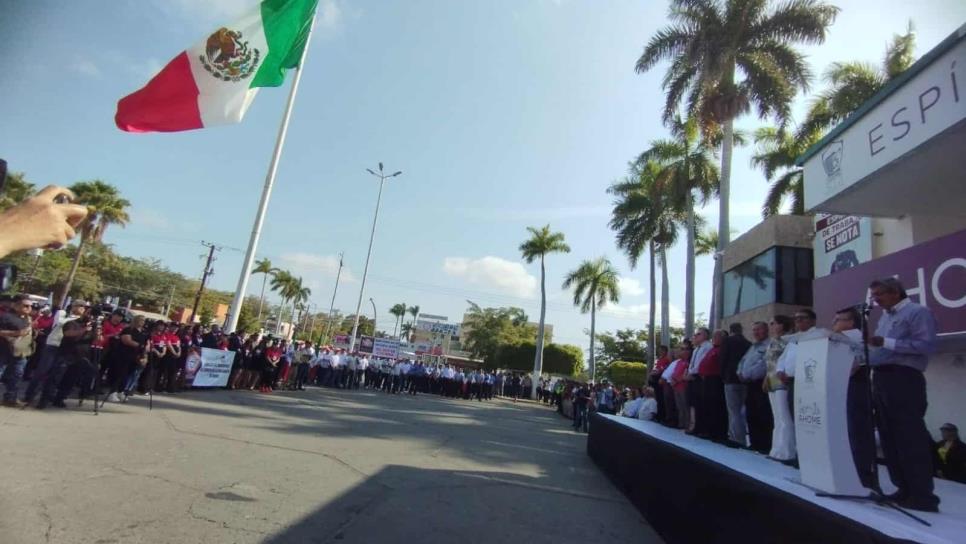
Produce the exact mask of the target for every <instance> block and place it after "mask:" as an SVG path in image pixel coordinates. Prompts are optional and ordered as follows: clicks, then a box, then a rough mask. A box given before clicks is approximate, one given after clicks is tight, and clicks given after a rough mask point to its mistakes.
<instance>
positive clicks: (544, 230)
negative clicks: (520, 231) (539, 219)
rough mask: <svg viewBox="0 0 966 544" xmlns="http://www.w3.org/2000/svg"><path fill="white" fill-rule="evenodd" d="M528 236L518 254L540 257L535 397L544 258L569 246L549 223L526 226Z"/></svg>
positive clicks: (536, 379)
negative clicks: (538, 226) (540, 225)
mask: <svg viewBox="0 0 966 544" xmlns="http://www.w3.org/2000/svg"><path fill="white" fill-rule="evenodd" d="M527 232H529V233H530V238H528V239H527V240H526V241H524V242H523V243H522V244H520V254H521V255H522V256H523V260H525V261H526V262H527V264H532V263H533V261H535V260H537V259H538V258H539V259H540V324H539V328H538V329H537V349H536V353H535V354H534V357H533V379H532V380H531V384H532V385H531V388H532V390H531V391H530V396H531V397H534V398H536V395H537V385H538V384H539V383H540V375H541V374H542V373H543V338H544V331H543V328H544V323H545V322H546V318H547V269H546V266H545V265H544V260H545V259H546V257H547V254H549V253H570V246H568V245H567V243H566V242H564V234H563V233H562V232H551V231H550V225H544V226H543V227H541V228H539V229H538V228H536V227H527Z"/></svg>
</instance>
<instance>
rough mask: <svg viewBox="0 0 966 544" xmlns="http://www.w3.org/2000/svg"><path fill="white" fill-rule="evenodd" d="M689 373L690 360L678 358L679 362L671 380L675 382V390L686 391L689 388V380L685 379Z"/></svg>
mask: <svg viewBox="0 0 966 544" xmlns="http://www.w3.org/2000/svg"><path fill="white" fill-rule="evenodd" d="M687 373H688V362H687V361H686V360H685V359H678V364H677V366H675V367H674V372H672V373H671V381H672V382H674V386H673V387H674V389H675V390H677V391H684V390H685V388H687V386H688V382H686V381H684V377H685V376H686V375H687Z"/></svg>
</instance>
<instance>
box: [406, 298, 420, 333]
mask: <svg viewBox="0 0 966 544" xmlns="http://www.w3.org/2000/svg"><path fill="white" fill-rule="evenodd" d="M406 311H407V312H409V315H411V316H413V320H412V324H413V327H412V330H413V331H415V330H416V319H417V318H418V317H419V305H418V304H417V305H416V306H410V307H409V308H407V309H406Z"/></svg>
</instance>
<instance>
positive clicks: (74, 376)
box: [41, 312, 101, 408]
mask: <svg viewBox="0 0 966 544" xmlns="http://www.w3.org/2000/svg"><path fill="white" fill-rule="evenodd" d="M96 321H97V320H92V319H91V315H90V313H89V312H86V313H84V315H81V316H80V318H78V319H74V320H72V321H69V322H67V323H65V324H64V339H63V340H61V342H60V349H59V356H60V360H61V361H62V364H63V365H64V367H65V371H64V377H63V378H62V379H61V380H60V382H59V385H58V387H57V394H56V396H55V397H54V400H53V403H52V404H53V405H54V406H56V407H57V408H66V407H67V405H66V404H65V403H64V401H65V400H66V399H67V396H68V395H69V394H70V392H71V391H72V390H73V389H74V386H77V387H78V388H80V394H79V396H78V404H80V403H83V402H84V399H85V398H87V395H89V394H90V393H91V386H92V384H93V383H94V375H95V372H96V370H95V366H94V364H93V363H92V361H91V343H92V342H93V341H94V340H95V337H96V334H97V332H95V328H100V326H101V324H100V323H99V322H96ZM41 402H43V399H42V400H41Z"/></svg>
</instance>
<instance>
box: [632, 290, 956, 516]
mask: <svg viewBox="0 0 966 544" xmlns="http://www.w3.org/2000/svg"><path fill="white" fill-rule="evenodd" d="M869 289H870V293H871V296H872V298H873V299H874V300H875V302H876V305H877V306H879V307H881V308H882V309H883V312H882V317H881V318H880V319H879V322H878V325H877V327H876V330H875V331H874V333H870V334H869V336H868V338H867V342H868V346H869V358H868V360H866V358H865V355H864V350H863V349H862V346H863V334H862V331H861V319H862V316H861V315H860V313H859V312H858V311H857V310H856V308H854V307H850V308H845V309H842V310H840V311H838V312H837V313H836V314H835V318H834V321H833V323H832V330H833V331H834V332H837V333H841V334H842V335H844V336H845V337H846V338H848V339H849V342H850V345H851V347H852V356H853V361H852V372H851V377H850V380H849V386H848V398H847V402H846V405H847V416H848V421H847V423H848V433H849V443H850V447H851V450H852V455H853V459H854V462H855V467H856V471H857V473H858V476H859V479H860V481H861V482H862V484H863V485H864V486H865V487H867V488H870V489H875V490H878V488H879V486H878V477H877V469H876V451H877V444H876V431H878V437H879V444H878V446H880V447H881V451H882V455H883V456H884V458H885V460H886V466H887V467H888V470H889V476H890V479H891V480H892V482H893V484H894V485H895V486H896V487H897V488H898V491H897V492H896V493H894V494H893V495H892V496H891V498H892V499H894V500H896V501H897V503H898V504H899V505H900V506H904V507H907V508H911V509H917V510H925V511H936V510H937V508H938V505H939V498H938V497H937V496H936V495H935V493H934V492H933V481H932V479H933V475H934V474H939V475H941V476H942V477H946V478H948V477H949V474H947V473H955V474H956V475H957V476H959V477H960V478H962V477H963V476H961V475H960V474H962V472H963V471H961V470H959V469H955V468H950V469H946V470H945V472H943V470H942V468H943V467H944V466H945V465H944V463H945V462H946V459H950V458H951V456H949V454H948V452H949V451H955V449H956V448H957V447H958V446H957V444H961V442H959V438H958V429H957V428H956V426H955V425H953V424H951V423H947V424H946V425H944V426H943V428H944V435H943V436H944V439H943V440H941V441H940V442H939V443H938V444H937V445H935V446H933V444H934V443H933V442H932V439H931V437H930V435H929V432H928V430H927V429H926V425H925V423H924V417H925V413H926V386H925V377H924V374H923V373H924V372H925V369H926V365H927V362H928V356H929V354H931V353H932V352H933V351H934V350H935V344H936V322H935V319H934V318H933V316H932V313H931V312H930V311H929V309H928V308H926V307H925V306H921V305H919V304H915V303H913V302H912V301H910V300H909V298H908V297H907V295H906V292H905V290H904V289H903V287H902V284H901V283H900V282H899V281H898V280H896V279H893V278H887V279H884V280H879V281H875V282H872V284H871V285H870V287H869ZM815 327H816V315H815V312H814V311H812V310H811V309H809V308H802V309H800V310H798V311H797V312H795V314H794V317H793V318H789V317H788V316H784V315H776V316H774V317H773V318H772V320H771V321H770V322H768V323H765V322H763V321H759V322H756V323H754V325H753V326H752V331H751V333H752V340H751V341H749V340H748V339H746V338H745V337H744V335H743V330H742V327H741V325H740V324H732V325H731V327H730V329H729V331H724V330H718V331H714V332H713V333H712V332H711V331H709V330H708V329H706V328H700V329H698V331H697V332H696V333H695V334H694V336H693V337H692V338H691V339H686V340H683V341H681V342H680V343H679V344H678V345H677V347H676V349H675V350H674V352H673V353H671V352H670V350H668V349H667V347H664V346H662V347H661V348H659V352H658V354H659V356H660V357H659V359H658V360H657V361H656V363H655V364H654V366H653V368H652V370H651V372H650V375H649V383H650V384H651V385H652V386H653V387H654V388H655V389H657V390H659V391H660V394H658V395H657V401H658V413H657V420H658V421H660V422H661V423H663V424H665V425H668V426H673V427H677V428H680V429H683V430H684V432H686V433H687V434H691V435H695V436H698V437H701V438H707V439H710V440H713V441H716V442H720V443H722V444H724V445H728V446H731V447H740V448H747V449H751V450H754V451H757V452H759V453H762V454H764V455H767V456H768V458H769V459H773V460H776V461H779V462H782V463H785V464H788V465H791V466H796V467H797V466H798V453H797V448H796V444H795V417H794V414H795V412H794V398H795V363H796V352H797V350H798V341H799V339H800V338H803V337H807V335H808V333H810V332H811V331H813V330H814V329H815ZM870 381H871V384H870ZM870 385H871V386H870ZM953 431H955V433H956V436H955V438H954V439H953V438H948V437H947V435H950V436H951V435H952V434H953ZM931 446H932V449H933V451H930V448H931ZM940 448H944V449H943V453H939V449H940ZM959 455H960V456H963V454H959Z"/></svg>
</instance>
